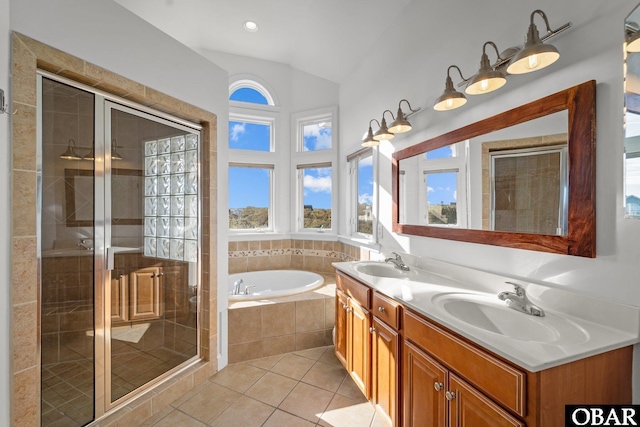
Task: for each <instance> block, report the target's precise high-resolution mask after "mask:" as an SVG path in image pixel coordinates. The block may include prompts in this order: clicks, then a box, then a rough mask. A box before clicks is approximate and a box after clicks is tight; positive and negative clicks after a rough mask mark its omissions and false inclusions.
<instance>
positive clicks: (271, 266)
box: [229, 239, 370, 274]
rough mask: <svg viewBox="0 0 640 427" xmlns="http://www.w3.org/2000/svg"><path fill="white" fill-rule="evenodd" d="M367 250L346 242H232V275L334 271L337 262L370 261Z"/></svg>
mask: <svg viewBox="0 0 640 427" xmlns="http://www.w3.org/2000/svg"><path fill="white" fill-rule="evenodd" d="M369 255H370V252H369V250H367V249H364V248H360V247H357V246H352V245H349V244H346V243H342V242H326V241H318V240H294V239H282V240H261V241H247V242H229V274H234V273H245V272H247V271H260V270H282V269H295V270H305V271H315V272H318V273H334V272H335V268H334V267H333V266H332V265H331V263H334V262H343V261H359V260H368V259H369Z"/></svg>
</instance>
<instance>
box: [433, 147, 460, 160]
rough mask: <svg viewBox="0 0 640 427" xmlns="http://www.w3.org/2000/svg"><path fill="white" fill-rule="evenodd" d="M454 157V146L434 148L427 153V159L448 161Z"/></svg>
mask: <svg viewBox="0 0 640 427" xmlns="http://www.w3.org/2000/svg"><path fill="white" fill-rule="evenodd" d="M451 157H455V153H454V146H453V145H446V146H444V147H440V148H436V149H435V150H431V151H427V159H428V160H432V159H449V158H451Z"/></svg>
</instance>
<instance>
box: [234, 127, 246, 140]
mask: <svg viewBox="0 0 640 427" xmlns="http://www.w3.org/2000/svg"><path fill="white" fill-rule="evenodd" d="M245 124H246V123H236V124H234V125H233V127H232V128H231V140H232V141H237V140H238V137H239V136H240V135H242V134H243V133H244V129H245Z"/></svg>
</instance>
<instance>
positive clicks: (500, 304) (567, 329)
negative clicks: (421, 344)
mask: <svg viewBox="0 0 640 427" xmlns="http://www.w3.org/2000/svg"><path fill="white" fill-rule="evenodd" d="M432 301H433V303H434V305H435V306H436V307H438V308H441V309H442V310H443V312H444V313H446V314H448V315H449V316H450V317H451V318H452V319H453V321H454V322H455V321H460V322H464V323H466V324H468V325H470V326H472V327H474V328H479V329H483V330H485V331H487V332H491V333H493V334H497V335H503V336H505V337H508V338H511V339H515V340H521V341H534V342H542V343H559V344H569V343H571V344H577V343H580V342H584V341H586V340H587V339H588V338H589V336H588V334H587V332H586V331H585V330H584V329H583V328H581V327H580V326H579V325H577V324H576V323H574V322H573V321H571V320H570V319H566V318H563V317H560V316H556V315H554V314H547V315H546V316H545V317H535V316H531V315H528V314H525V313H521V312H518V311H516V310H513V309H511V308H509V307H507V305H506V304H505V302H504V301H501V300H499V299H498V296H497V295H495V296H494V295H479V294H471V293H445V294H438V295H435V296H434V297H433V298H432Z"/></svg>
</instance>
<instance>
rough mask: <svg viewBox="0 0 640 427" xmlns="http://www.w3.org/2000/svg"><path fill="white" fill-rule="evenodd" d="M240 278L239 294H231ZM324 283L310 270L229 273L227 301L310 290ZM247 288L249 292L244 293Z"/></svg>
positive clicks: (265, 297) (320, 277)
mask: <svg viewBox="0 0 640 427" xmlns="http://www.w3.org/2000/svg"><path fill="white" fill-rule="evenodd" d="M238 280H242V281H243V283H242V284H241V285H240V295H233V285H234V284H235V282H236V281H238ZM323 283H324V278H323V277H322V276H321V275H319V274H317V273H312V272H310V271H302V270H265V271H250V272H248V273H236V274H230V275H229V301H246V300H256V299H269V298H273V297H283V296H287V295H295V294H299V293H303V292H308V291H312V290H314V289H317V288H319V287H320V286H322V285H323ZM247 287H249V288H248V291H249V293H248V294H244V292H245V289H247Z"/></svg>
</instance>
